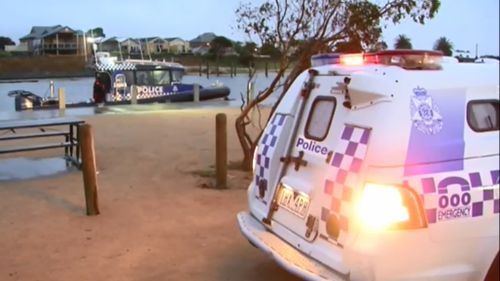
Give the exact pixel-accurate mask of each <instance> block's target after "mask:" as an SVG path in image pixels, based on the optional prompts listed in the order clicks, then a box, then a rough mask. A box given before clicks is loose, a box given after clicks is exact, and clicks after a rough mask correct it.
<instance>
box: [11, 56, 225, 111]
mask: <svg viewBox="0 0 500 281" xmlns="http://www.w3.org/2000/svg"><path fill="white" fill-rule="evenodd" d="M94 68H95V73H96V79H99V80H100V81H101V82H102V83H103V84H104V95H105V96H104V97H103V100H104V104H105V105H108V106H112V105H124V104H147V103H165V102H188V101H194V100H195V99H198V100H200V101H204V100H210V99H221V98H222V99H227V98H228V96H229V93H230V90H229V88H228V87H226V86H224V85H222V84H213V85H210V86H209V87H203V86H201V85H196V84H185V83H182V77H183V75H184V73H185V68H184V66H182V65H181V64H179V63H175V62H163V61H148V60H125V61H122V62H114V61H109V60H107V61H104V63H102V62H100V60H98V63H96V65H95V66H94ZM8 95H9V96H10V97H14V99H15V109H16V111H23V110H39V109H54V108H58V107H59V100H58V98H57V97H53V96H51V97H49V98H44V97H41V96H39V95H37V94H35V93H32V92H29V91H24V90H15V91H10V92H9V93H8ZM95 105H97V103H96V102H95V100H94V99H90V100H89V101H82V102H77V103H67V104H65V107H66V108H75V107H89V106H95Z"/></svg>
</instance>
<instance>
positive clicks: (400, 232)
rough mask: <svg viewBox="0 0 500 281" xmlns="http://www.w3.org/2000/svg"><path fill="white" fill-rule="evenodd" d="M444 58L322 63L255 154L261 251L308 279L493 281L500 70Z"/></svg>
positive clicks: (254, 222) (254, 227)
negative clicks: (488, 278) (490, 278)
mask: <svg viewBox="0 0 500 281" xmlns="http://www.w3.org/2000/svg"><path fill="white" fill-rule="evenodd" d="M441 58H442V55H441V53H440V52H434V51H397V50H396V51H383V52H379V53H375V54H354V55H339V54H324V55H318V56H315V57H313V59H312V64H313V67H312V68H311V69H310V70H308V71H306V72H304V73H302V74H301V75H300V76H299V77H298V78H297V79H296V81H295V82H294V83H293V85H292V86H291V87H290V89H289V90H288V92H287V94H286V95H285V96H284V99H283V100H282V101H281V103H280V104H279V105H278V107H277V109H276V111H275V113H274V114H273V116H271V119H270V122H269V124H268V125H267V127H266V128H265V130H264V133H263V135H262V138H261V139H260V141H259V144H258V147H257V149H256V151H255V157H254V170H253V171H254V178H253V180H252V182H251V184H250V186H249V188H248V202H249V210H248V211H244V212H241V213H239V214H238V216H237V217H238V222H239V226H240V229H241V232H242V234H243V235H244V236H245V237H246V238H247V239H248V240H249V241H250V243H251V244H252V245H254V246H256V247H257V248H259V249H261V250H262V251H264V252H265V253H267V254H269V255H270V256H271V257H272V258H273V259H274V260H276V262H278V263H279V264H280V265H281V266H283V267H284V268H286V269H287V270H289V271H290V272H292V273H294V274H296V275H298V276H301V277H302V278H304V279H308V280H384V281H387V280H414V281H415V280H450V281H451V280H453V281H457V280H484V278H485V276H486V274H487V273H488V271H491V272H493V271H492V270H493V269H495V268H498V266H499V265H498V253H499V212H500V202H499V201H500V193H499V175H500V169H499V123H500V120H499V68H498V64H497V65H495V64H479V63H473V64H462V63H452V62H448V63H444V64H441ZM495 257H496V264H493V261H494V260H495ZM496 274H498V270H497V271H496ZM495 280H498V276H496V279H495Z"/></svg>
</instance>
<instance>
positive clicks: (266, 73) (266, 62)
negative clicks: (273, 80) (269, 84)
mask: <svg viewBox="0 0 500 281" xmlns="http://www.w3.org/2000/svg"><path fill="white" fill-rule="evenodd" d="M267 69H268V65H267V61H266V78H267V76H268V73H267V71H268V70H267Z"/></svg>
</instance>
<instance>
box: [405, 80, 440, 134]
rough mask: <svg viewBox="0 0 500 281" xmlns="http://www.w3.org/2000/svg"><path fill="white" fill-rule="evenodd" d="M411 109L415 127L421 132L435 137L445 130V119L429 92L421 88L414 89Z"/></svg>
mask: <svg viewBox="0 0 500 281" xmlns="http://www.w3.org/2000/svg"><path fill="white" fill-rule="evenodd" d="M410 107H411V116H412V121H413V125H414V126H415V128H417V129H418V130H419V131H420V132H422V133H424V134H426V135H435V134H437V133H439V132H440V131H441V130H442V129H443V117H442V116H441V114H440V113H439V108H438V106H437V105H436V104H435V103H434V100H433V99H432V97H431V96H429V95H428V94H427V90H425V89H424V88H420V87H417V88H415V89H413V96H412V99H411V105H410Z"/></svg>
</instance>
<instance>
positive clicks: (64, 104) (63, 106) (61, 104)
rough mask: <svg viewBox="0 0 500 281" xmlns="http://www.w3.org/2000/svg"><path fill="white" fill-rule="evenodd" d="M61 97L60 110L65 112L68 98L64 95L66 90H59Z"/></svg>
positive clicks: (58, 93)
mask: <svg viewBox="0 0 500 281" xmlns="http://www.w3.org/2000/svg"><path fill="white" fill-rule="evenodd" d="M57 95H58V97H59V99H58V101H59V110H61V111H64V110H65V109H66V97H65V95H64V88H59V89H58V91H57Z"/></svg>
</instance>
